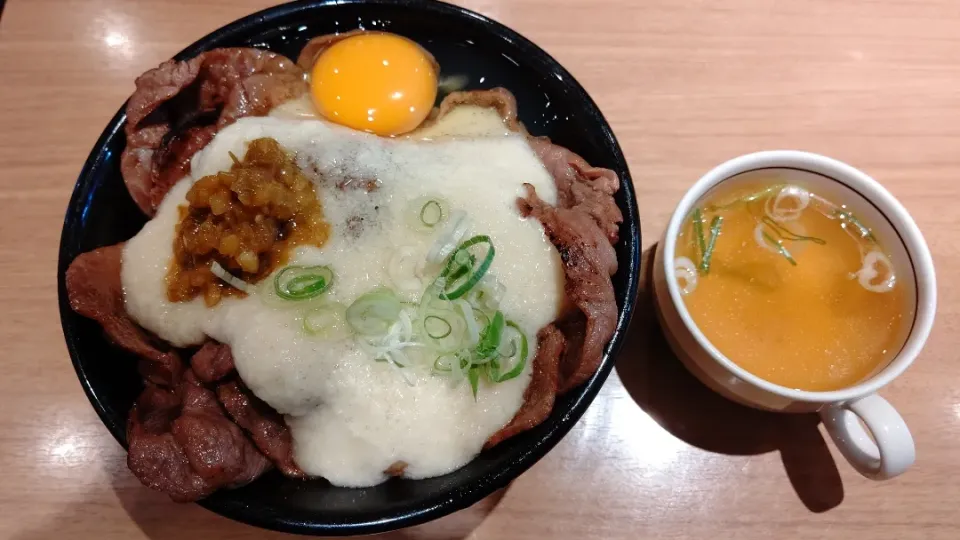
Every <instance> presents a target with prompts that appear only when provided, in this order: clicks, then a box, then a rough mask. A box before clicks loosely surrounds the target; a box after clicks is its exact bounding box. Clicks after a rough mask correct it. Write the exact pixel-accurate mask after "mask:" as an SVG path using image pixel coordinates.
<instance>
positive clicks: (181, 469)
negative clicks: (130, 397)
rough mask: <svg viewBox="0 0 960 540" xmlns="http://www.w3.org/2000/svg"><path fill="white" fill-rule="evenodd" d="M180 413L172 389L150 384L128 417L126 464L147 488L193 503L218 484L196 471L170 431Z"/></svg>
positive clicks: (178, 402)
mask: <svg viewBox="0 0 960 540" xmlns="http://www.w3.org/2000/svg"><path fill="white" fill-rule="evenodd" d="M179 414H180V397H179V396H178V395H177V392H176V391H174V390H170V389H164V388H159V387H156V386H152V385H149V384H148V385H147V388H146V390H144V391H143V393H142V394H140V397H139V398H138V399H137V402H136V403H135V404H134V406H133V409H132V410H131V411H130V417H129V418H128V419H127V442H128V443H129V446H130V449H129V452H128V453H127V466H128V467H129V468H130V470H131V471H132V472H133V474H134V476H136V477H137V479H139V480H140V481H141V482H143V484H144V485H145V486H147V487H150V488H152V489H155V490H157V491H161V492H163V493H166V494H167V495H169V496H170V498H171V499H173V500H174V501H177V502H191V501H196V500H198V499H202V498H204V497H206V496H207V495H210V494H211V493H213V492H214V491H215V490H216V489H217V486H216V485H215V484H213V483H212V482H209V481H207V480H206V479H205V478H203V477H202V476H200V475H199V474H197V472H196V471H194V470H193V468H192V467H191V466H190V461H189V459H188V458H187V454H186V453H185V452H184V450H183V448H182V447H181V446H180V444H179V443H177V441H176V439H174V437H173V433H171V431H170V430H171V429H172V426H173V421H174V420H175V419H176V418H177V417H178V416H179Z"/></svg>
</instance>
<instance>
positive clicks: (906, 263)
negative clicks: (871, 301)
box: [653, 150, 937, 480]
mask: <svg viewBox="0 0 960 540" xmlns="http://www.w3.org/2000/svg"><path fill="white" fill-rule="evenodd" d="M754 175H762V177H763V178H770V177H771V176H773V177H774V178H779V179H782V180H783V181H785V182H787V183H799V184H801V185H804V186H808V187H810V188H811V189H815V190H817V191H818V192H820V193H823V194H824V195H826V196H827V198H828V199H829V198H834V200H843V201H844V203H845V204H847V206H848V207H849V208H850V209H851V210H852V211H853V212H854V213H855V214H857V215H859V216H861V217H862V218H864V219H866V220H867V222H868V223H870V224H871V225H873V229H872V232H873V233H874V234H875V235H877V236H878V238H880V240H881V241H882V243H883V244H884V246H885V247H886V248H888V251H889V252H890V254H891V255H892V257H891V261H892V262H893V265H894V270H895V272H896V275H897V276H898V280H903V279H904V276H908V278H912V279H913V281H914V285H915V287H914V288H913V290H912V291H910V293H909V296H908V299H912V300H914V301H915V312H914V320H913V325H912V326H907V325H905V327H906V328H905V330H904V333H905V340H904V341H903V347H902V349H901V350H900V352H899V353H898V354H897V355H896V356H894V357H893V359H892V360H890V361H889V362H888V363H886V364H884V365H881V366H880V367H879V368H878V369H877V370H875V372H874V373H873V374H872V375H871V376H869V377H867V378H866V379H864V380H862V381H860V382H859V383H857V384H855V385H853V386H850V387H848V388H843V389H841V390H833V391H827V392H812V391H805V390H798V389H794V388H788V387H785V386H780V385H777V384H774V383H771V382H769V381H766V380H764V379H762V378H760V377H758V376H756V375H754V374H752V373H750V372H748V371H746V370H744V369H743V368H741V367H740V366H738V365H737V364H735V363H733V362H732V361H730V360H729V359H728V358H727V357H725V356H724V355H723V354H722V353H721V352H720V351H719V350H718V349H717V348H716V347H715V346H713V344H711V343H710V342H709V341H708V340H707V338H706V337H705V336H704V335H703V333H702V332H701V331H700V330H699V329H698V328H697V326H696V324H695V323H694V321H693V319H692V318H691V316H690V313H689V312H688V311H687V308H686V306H685V304H684V302H683V299H682V298H681V293H680V286H679V285H678V284H677V280H676V278H675V272H674V262H673V261H674V259H675V250H676V242H677V236H678V234H679V233H680V230H681V228H682V226H683V223H684V221H685V220H686V219H687V218H688V216H689V215H690V213H691V212H692V211H693V209H694V207H695V206H696V205H697V204H698V202H699V201H700V200H701V199H702V198H703V197H704V195H706V194H707V192H709V191H710V190H711V189H713V188H714V187H716V186H717V185H718V184H720V183H722V182H728V181H741V180H747V181H748V180H749V179H750V177H751V176H753V177H754V178H756V176H754ZM831 195H832V197H831ZM653 284H654V295H655V297H656V306H657V314H658V317H659V318H660V322H661V325H662V327H663V330H664V334H665V336H666V339H667V342H668V343H669V344H670V347H671V348H672V349H673V351H674V352H675V353H676V354H677V357H678V358H680V360H681V361H682V362H683V363H684V365H685V366H686V367H687V369H688V370H690V371H691V372H692V373H693V374H694V375H695V376H696V377H697V378H698V379H700V380H701V381H702V382H703V383H704V384H706V385H707V386H708V387H710V388H711V389H713V390H714V391H716V392H718V393H720V394H721V395H723V396H725V397H727V398H729V399H732V400H734V401H737V402H739V403H742V404H744V405H748V406H751V407H756V408H760V409H767V410H772V411H779V412H811V411H816V412H819V414H820V417H821V419H822V421H823V424H824V426H825V427H826V429H827V432H828V433H829V434H830V436H831V437H832V438H833V441H834V443H835V444H836V446H837V448H839V450H840V452H841V453H842V454H843V456H844V457H845V458H846V459H847V460H848V461H849V462H850V464H851V465H852V466H853V467H854V468H855V469H856V470H857V471H858V472H860V473H861V474H863V475H864V476H866V477H868V478H872V479H876V480H883V479H887V478H892V477H894V476H897V475H898V474H900V473H902V472H904V471H905V470H906V469H907V468H909V467H910V465H912V464H913V461H914V459H915V448H914V443H913V437H912V436H911V435H910V430H909V429H908V428H907V425H906V424H905V423H904V421H903V418H901V416H900V414H899V413H898V412H897V411H896V409H894V408H893V406H891V405H890V404H889V403H888V402H887V401H886V400H885V399H883V398H882V397H880V396H878V395H877V394H876V392H877V391H878V390H880V389H881V388H882V387H884V386H885V385H887V384H889V383H890V382H891V381H892V380H893V379H895V378H896V377H898V376H899V375H900V374H901V373H903V372H904V370H906V369H907V367H908V366H909V365H910V364H911V363H913V361H914V360H915V359H916V357H917V355H918V354H919V353H920V350H921V349H922V348H923V345H924V343H925V342H926V340H927V337H928V336H929V334H930V329H931V327H932V326H933V318H934V313H935V311H936V304H937V293H936V276H935V273H934V268H933V259H932V257H931V256H930V250H929V248H928V247H927V244H926V242H925V241H924V239H923V235H922V234H921V233H920V230H919V229H918V228H917V225H916V223H914V221H913V218H911V217H910V215H909V214H908V213H907V211H906V210H905V209H904V208H903V206H902V205H901V204H900V203H899V202H898V201H897V200H896V199H895V198H894V197H893V195H891V194H890V193H889V192H888V191H887V190H886V189H884V188H883V186H881V185H880V184H879V183H878V182H877V181H876V180H874V179H873V178H871V177H870V176H868V175H866V174H865V173H863V172H861V171H859V170H857V169H855V168H853V167H851V166H849V165H847V164H845V163H842V162H840V161H837V160H834V159H831V158H828V157H825V156H821V155H817V154H811V153H807V152H799V151H794V150H775V151H766V152H757V153H754V154H747V155H744V156H740V157H737V158H734V159H732V160H730V161H727V162H726V163H723V164H721V165H719V166H718V167H716V168H714V169H713V170H711V171H710V172H708V173H707V174H705V175H704V176H703V177H702V178H700V180H699V181H697V182H696V183H695V184H694V185H693V187H692V188H690V190H689V191H688V192H687V193H686V195H685V196H684V197H683V199H682V200H681V201H680V204H679V205H678V206H677V208H676V210H675V211H674V213H673V215H672V217H671V219H670V222H669V223H668V225H667V229H666V231H665V232H664V235H663V238H661V240H660V248H659V249H657V250H656V255H655V259H654V268H653Z"/></svg>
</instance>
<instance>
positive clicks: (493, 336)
mask: <svg viewBox="0 0 960 540" xmlns="http://www.w3.org/2000/svg"><path fill="white" fill-rule="evenodd" d="M505 325H506V320H505V319H504V318H503V313H501V312H499V311H498V312H496V313H495V314H494V315H493V319H491V320H490V324H488V325H487V326H486V327H484V329H483V330H481V331H480V341H479V342H477V347H476V358H477V359H478V360H487V359H490V358H491V357H493V356H494V355H495V354H496V352H497V348H498V347H499V346H500V338H501V337H502V336H503V328H504V326H505ZM477 363H479V362H477Z"/></svg>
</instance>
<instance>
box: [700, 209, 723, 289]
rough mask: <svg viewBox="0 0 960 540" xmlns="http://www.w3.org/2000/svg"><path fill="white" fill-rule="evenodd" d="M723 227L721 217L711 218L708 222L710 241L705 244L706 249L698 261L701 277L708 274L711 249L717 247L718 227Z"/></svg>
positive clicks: (711, 254) (711, 255)
mask: <svg viewBox="0 0 960 540" xmlns="http://www.w3.org/2000/svg"><path fill="white" fill-rule="evenodd" d="M722 226H723V216H713V219H712V220H711V221H710V240H709V241H708V242H707V249H706V251H704V252H703V260H702V261H700V271H701V272H702V273H703V275H707V273H709V272H710V259H711V258H712V257H713V249H714V248H715V247H716V246H717V237H719V236H720V227H722Z"/></svg>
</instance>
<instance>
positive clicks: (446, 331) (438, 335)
mask: <svg viewBox="0 0 960 540" xmlns="http://www.w3.org/2000/svg"><path fill="white" fill-rule="evenodd" d="M423 327H424V332H426V334H427V335H428V336H430V338H432V339H443V338H445V337H447V336H449V335H450V334H451V333H452V332H453V327H452V326H450V323H449V322H447V320H446V319H444V318H443V317H439V316H437V315H427V316H426V317H424V319H423Z"/></svg>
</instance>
